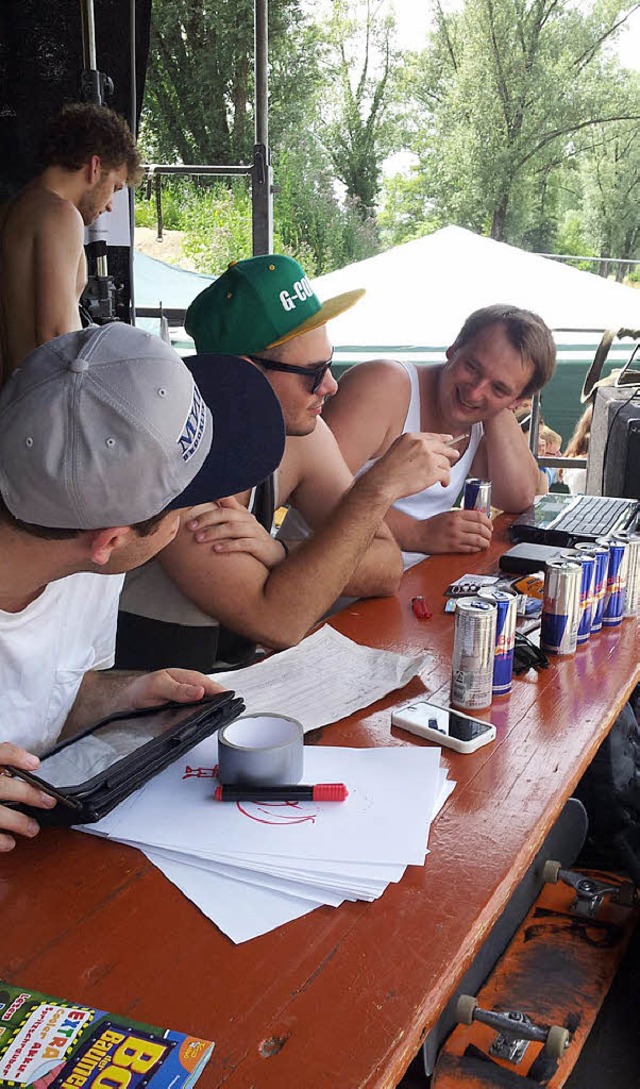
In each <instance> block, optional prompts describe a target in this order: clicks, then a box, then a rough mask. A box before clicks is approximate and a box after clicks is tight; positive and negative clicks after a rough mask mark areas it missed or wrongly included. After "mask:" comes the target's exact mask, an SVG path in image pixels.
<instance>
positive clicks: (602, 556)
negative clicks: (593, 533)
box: [575, 541, 609, 635]
mask: <svg viewBox="0 0 640 1089" xmlns="http://www.w3.org/2000/svg"><path fill="white" fill-rule="evenodd" d="M575 551H576V552H580V553H583V554H584V555H586V556H593V558H594V560H595V572H594V579H593V608H592V611H591V634H592V635H594V634H595V632H599V631H601V629H602V614H603V612H604V599H605V597H606V595H607V569H608V567H609V547H608V545H599V544H591V543H590V542H589V541H581V542H580V544H577V545H576V546H575Z"/></svg>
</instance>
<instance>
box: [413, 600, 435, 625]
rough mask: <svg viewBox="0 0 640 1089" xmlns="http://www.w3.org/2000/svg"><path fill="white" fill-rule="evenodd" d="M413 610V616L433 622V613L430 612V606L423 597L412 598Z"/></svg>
mask: <svg viewBox="0 0 640 1089" xmlns="http://www.w3.org/2000/svg"><path fill="white" fill-rule="evenodd" d="M411 608H412V610H413V615H414V616H415V617H416V618H417V619H418V620H431V617H432V616H433V613H432V612H431V611H430V610H429V606H428V605H427V603H426V601H425V599H424V598H423V597H422V595H420V596H419V597H412V598H411Z"/></svg>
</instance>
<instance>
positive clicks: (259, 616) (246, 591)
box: [159, 428, 456, 649]
mask: <svg viewBox="0 0 640 1089" xmlns="http://www.w3.org/2000/svg"><path fill="white" fill-rule="evenodd" d="M322 430H323V429H322V428H319V429H317V431H318V433H319V434H320V435H322ZM314 435H315V433H314ZM311 437H312V436H306V437H305V438H304V440H301V441H304V442H307V439H308V438H311ZM325 442H326V437H325V439H324V440H323V439H322V438H320V439H319V440H318V445H316V444H315V443H314V444H307V448H306V449H307V452H308V454H309V456H310V458H311V460H312V461H313V463H314V464H316V465H318V464H321V463H322V462H321V460H320V462H318V459H317V457H316V454H318V453H320V452H321V451H322V450H324V451H325V452H326V451H328V450H329V449H331V445H330V444H328V445H327V446H325ZM311 445H312V446H313V449H312V448H311ZM451 456H453V457H455V456H456V455H455V454H453V455H452V454H451V452H450V451H449V450H448V448H446V447H444V446H443V444H442V443H440V442H438V441H436V440H431V441H427V440H425V439H424V438H423V437H422V436H408V435H407V436H403V441H402V442H401V444H400V445H399V446H397V447H395V448H394V449H392V450H390V451H389V454H388V455H387V457H386V458H385V459H382V460H381V461H380V462H378V463H377V464H376V466H374V467H373V469H371V470H370V472H368V473H366V474H365V475H364V476H362V477H361V478H360V479H359V480H357V481H356V482H355V483H354V484H353V485H352V486H351V487H350V488H349V490H348V491H347V492H346V494H344V495H342V497H341V498H340V499H339V501H338V502H337V504H336V505H335V506H334V507H333V509H330V511H329V513H328V515H327V517H326V519H325V520H324V522H323V523H322V525H321V527H320V528H319V529H318V532H317V533H314V534H313V536H311V537H310V538H309V539H308V540H306V541H305V542H304V543H303V544H302V545H301V546H300V547H299V548H297V549H296V550H295V551H294V552H292V553H291V555H289V556H288V557H287V558H286V559H285V560H284V561H283V562H282V563H280V564H279V565H278V566H277V567H274V568H273V570H272V571H268V570H267V568H266V567H265V566H264V565H263V564H260V563H258V562H257V561H256V560H255V559H254V558H253V557H252V556H250V555H238V554H236V555H224V556H221V555H215V554H213V553H212V550H211V548H210V546H208V545H206V544H202V543H198V542H197V541H196V540H195V539H194V536H193V534H192V533H191V532H189V531H188V530H186V529H185V528H183V529H182V530H181V531H180V532H179V534H178V536H177V537H176V539H175V540H174V541H172V542H171V544H170V545H168V546H167V548H165V549H163V551H162V553H161V554H160V557H159V559H160V562H161V564H162V566H163V567H164V569H165V571H166V572H167V574H168V575H169V576H170V577H171V578H172V579H173V581H174V582H175V583H176V585H177V586H178V587H179V588H180V590H182V592H183V593H184V594H186V596H187V597H189V598H190V599H191V600H192V601H194V602H195V603H196V605H198V606H199V608H201V609H202V610H203V611H205V612H208V613H210V615H212V616H215V617H216V618H217V619H219V620H220V621H221V622H222V623H223V624H225V625H226V626H227V627H230V628H232V629H233V630H234V631H237V632H239V633H240V634H241V635H245V636H246V637H247V638H250V639H253V640H255V641H257V642H261V643H266V644H267V645H268V646H271V647H275V648H278V649H281V648H283V647H288V646H291V645H292V644H294V643H297V642H298V641H299V640H300V639H301V638H302V637H303V636H304V635H305V634H306V632H307V631H308V630H309V628H310V627H311V626H312V625H313V624H314V623H316V621H317V620H318V618H319V617H320V616H322V614H323V613H324V612H325V611H326V610H327V608H329V606H330V605H331V604H332V603H333V601H334V600H335V599H336V597H338V595H339V594H340V593H342V591H343V590H344V588H345V587H346V586H350V585H352V584H351V583H350V580H351V579H352V577H353V575H354V572H355V571H356V568H357V567H358V564H359V562H360V557H361V556H362V555H363V554H364V553H365V552H366V550H367V549H368V548H369V547H370V545H371V543H372V541H373V540H374V538H375V536H376V533H377V532H378V528H379V526H380V523H381V521H382V519H383V518H384V516H385V514H386V512H387V510H388V508H389V506H390V504H391V503H392V502H394V500H395V499H396V498H398V497H399V496H400V495H402V494H407V490H408V489H409V488H410V484H409V481H410V480H411V481H413V480H414V479H415V477H416V474H417V475H418V476H419V475H420V474H422V477H423V478H426V479H428V480H429V481H430V482H431V481H433V480H436V479H442V478H445V477H447V476H448V472H449V465H450V457H451ZM295 502H296V506H299V508H300V509H301V511H302V512H303V513H304V514H306V513H308V512H309V513H311V520H312V522H313V521H315V520H316V519H317V518H319V513H318V512H319V511H320V510H321V509H322V507H323V506H324V504H325V503H326V502H328V499H327V495H326V494H323V495H322V496H320V498H319V499H318V500H317V509H316V510H315V511H313V512H311V511H310V507H311V505H312V503H313V489H312V488H311V485H310V481H309V480H306V479H305V476H304V474H303V475H302V477H301V478H300V483H299V485H298V487H296V489H295ZM185 517H186V518H189V515H186V516H185ZM320 520H321V519H320ZM381 543H385V542H384V539H383V540H381ZM390 543H391V544H392V548H393V550H394V554H395V555H396V556H398V553H397V548H396V546H395V545H393V543H392V542H390Z"/></svg>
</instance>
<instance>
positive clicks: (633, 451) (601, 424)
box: [586, 385, 640, 499]
mask: <svg viewBox="0 0 640 1089" xmlns="http://www.w3.org/2000/svg"><path fill="white" fill-rule="evenodd" d="M586 491H587V493H588V494H589V495H614V496H619V497H621V498H627V499H640V386H630V385H629V386H601V387H600V388H599V389H598V391H597V393H596V399H595V404H594V408H593V420H592V422H591V435H590V438H589V456H588V464H587V485H586Z"/></svg>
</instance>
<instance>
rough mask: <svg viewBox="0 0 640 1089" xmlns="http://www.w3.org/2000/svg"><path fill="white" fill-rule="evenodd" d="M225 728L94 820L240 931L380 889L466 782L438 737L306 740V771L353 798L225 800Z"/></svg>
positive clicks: (419, 850)
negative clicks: (350, 745)
mask: <svg viewBox="0 0 640 1089" xmlns="http://www.w3.org/2000/svg"><path fill="white" fill-rule="evenodd" d="M216 765H217V739H216V738H215V737H212V738H208V739H207V740H206V741H203V742H202V743H201V744H200V745H198V746H197V747H196V748H195V749H193V750H192V751H191V752H189V753H188V754H187V755H186V756H185V757H182V758H181V759H180V760H179V761H177V762H176V763H175V764H173V765H172V766H171V767H169V768H167V769H166V770H165V771H164V772H162V773H161V774H160V775H158V776H157V777H156V778H155V779H152V780H151V781H150V782H149V783H147V784H146V786H144V787H143V788H142V789H141V790H139V791H137V792H136V793H135V794H133V795H132V796H131V797H130V798H128V799H126V801H124V802H122V804H121V805H119V806H118V808H117V809H115V810H114V811H113V812H112V813H110V814H109V815H108V816H107V817H105V818H104V819H103V820H101V821H99V822H98V823H97V824H94V825H90V826H86V827H85V828H84V829H83V831H86V832H91V833H93V834H97V835H102V836H107V837H109V838H111V839H114V840H118V841H119V842H122V843H128V844H131V845H132V846H136V847H139V848H141V850H143V851H144V853H145V854H146V856H147V858H149V859H150V861H151V862H153V863H154V865H156V866H158V867H159V869H161V870H162V872H163V873H164V874H165V875H166V876H167V877H168V878H169V880H170V881H172V882H173V883H174V884H175V885H177V886H178V888H180V889H181V890H182V891H183V892H184V893H185V895H186V896H188V897H189V899H190V900H192V901H193V902H194V903H195V904H197V905H198V907H199V908H200V909H201V910H202V911H203V912H204V914H205V915H207V916H208V917H209V918H210V919H212V920H213V921H214V922H215V923H216V924H217V925H218V926H219V927H220V929H221V930H223V931H224V932H225V933H226V934H228V936H229V937H230V938H231V939H232V940H233V941H235V942H241V941H245V940H246V939H248V938H252V937H255V936H256V935H258V934H264V933H266V932H267V931H269V930H272V929H273V928H274V927H277V926H280V925H281V924H283V923H285V922H288V921H290V920H291V919H295V918H298V917H299V916H301V915H304V914H306V913H307V912H309V911H313V909H314V908H316V907H319V906H320V905H321V904H328V905H331V906H334V907H335V906H337V905H338V904H341V903H342V902H343V901H344V900H375V899H376V898H377V897H378V896H380V895H381V894H382V893H383V892H384V890H385V888H386V887H387V885H388V884H389V883H390V882H392V881H398V880H400V878H401V877H402V874H403V873H404V870H405V868H406V866H408V865H417V866H419V865H422V864H423V862H424V859H425V855H426V853H427V852H426V848H427V839H428V835H429V827H430V824H431V821H432V819H433V817H434V816H435V814H436V812H437V811H438V809H439V808H440V806H441V805H442V804H443V803H444V801H445V800H446V798H447V797H448V795H449V794H450V792H451V790H452V789H453V786H454V784H453V783H451V782H447V781H446V772H445V771H444V770H443V769H441V768H440V749H438V748H436V747H429V748H427V747H420V748H418V747H413V746H412V747H400V746H397V747H390V748H374V749H344V748H328V747H316V746H306V747H305V768H304V782H305V783H308V784H317V783H328V782H343V783H345V784H346V785H347V787H348V789H349V796H348V798H347V800H346V801H345V802H322V803H316V802H280V803H264V802H262V803H253V802H237V803H234V802H217V801H215V800H214V798H213V794H214V791H215V787H216V786H217V779H216V778H215V770H216Z"/></svg>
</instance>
